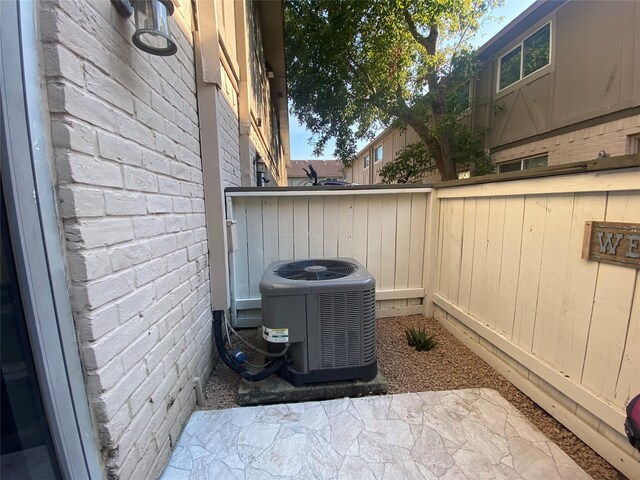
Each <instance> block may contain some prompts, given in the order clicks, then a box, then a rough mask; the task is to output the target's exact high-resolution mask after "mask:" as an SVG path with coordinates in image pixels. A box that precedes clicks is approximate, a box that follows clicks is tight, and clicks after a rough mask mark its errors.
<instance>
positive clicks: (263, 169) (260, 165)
mask: <svg viewBox="0 0 640 480" xmlns="http://www.w3.org/2000/svg"><path fill="white" fill-rule="evenodd" d="M255 163H256V183H257V185H258V186H259V187H262V186H263V185H264V183H265V182H264V180H265V178H264V177H265V175H266V173H267V165H266V164H265V163H264V160H262V158H261V157H260V156H259V155H258V156H257V157H256V160H255Z"/></svg>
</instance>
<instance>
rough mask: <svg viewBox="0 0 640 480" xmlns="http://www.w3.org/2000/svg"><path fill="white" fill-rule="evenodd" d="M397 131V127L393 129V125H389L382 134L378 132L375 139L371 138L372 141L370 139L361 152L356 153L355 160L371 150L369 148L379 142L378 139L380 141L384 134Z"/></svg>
mask: <svg viewBox="0 0 640 480" xmlns="http://www.w3.org/2000/svg"><path fill="white" fill-rule="evenodd" d="M397 129H398V127H394V126H393V125H389V126H388V127H387V128H385V129H384V130H383V131H382V132H380V133H379V134H378V135H376V136H375V137H373V139H372V140H371V141H370V142H369V143H367V144H366V145H365V147H364V148H363V149H362V150H360V151H359V152H358V153H356V158H358V157H359V156H360V155H361V154H363V153H364V152H365V151H366V150H368V149H370V148H371V146H372V145H373V144H374V143H377V142H379V141H380V139H381V138H382V137H383V136H384V135H385V134H387V133H388V132H389V131H390V130H397Z"/></svg>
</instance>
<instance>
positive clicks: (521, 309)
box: [513, 195, 547, 351]
mask: <svg viewBox="0 0 640 480" xmlns="http://www.w3.org/2000/svg"><path fill="white" fill-rule="evenodd" d="M546 203H547V197H546V195H545V196H537V195H536V196H527V197H525V201H524V218H523V223H522V252H523V253H522V260H521V263H520V272H519V274H518V296H517V297H516V314H515V323H514V328H513V340H514V341H515V343H517V344H518V345H520V346H522V347H523V348H524V349H525V350H527V351H531V342H532V341H533V329H534V322H535V318H536V308H537V303H538V287H539V284H540V262H541V260H542V242H543V239H544V217H545V214H546V210H547V209H546Z"/></svg>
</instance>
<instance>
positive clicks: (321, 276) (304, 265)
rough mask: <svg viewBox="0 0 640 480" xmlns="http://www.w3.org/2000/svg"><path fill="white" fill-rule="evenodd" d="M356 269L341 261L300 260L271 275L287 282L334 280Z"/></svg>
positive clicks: (277, 269)
mask: <svg viewBox="0 0 640 480" xmlns="http://www.w3.org/2000/svg"><path fill="white" fill-rule="evenodd" d="M357 268H358V267H356V266H355V265H354V264H352V263H349V262H344V261H341V260H300V261H297V262H291V263H287V264H285V265H281V266H279V267H278V268H276V269H275V270H274V271H273V273H274V274H276V275H277V276H279V277H282V278H286V279H287V280H310V281H311V280H334V279H336V278H343V277H346V276H348V275H351V274H352V273H353V272H355V271H356V270H357Z"/></svg>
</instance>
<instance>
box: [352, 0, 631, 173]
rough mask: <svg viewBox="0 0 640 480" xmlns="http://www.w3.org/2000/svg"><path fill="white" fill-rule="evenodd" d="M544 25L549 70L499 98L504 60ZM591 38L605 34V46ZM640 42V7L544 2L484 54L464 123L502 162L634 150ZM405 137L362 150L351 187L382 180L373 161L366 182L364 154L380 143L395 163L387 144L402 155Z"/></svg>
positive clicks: (388, 137) (387, 135) (388, 134)
mask: <svg viewBox="0 0 640 480" xmlns="http://www.w3.org/2000/svg"><path fill="white" fill-rule="evenodd" d="M545 25H549V26H550V27H549V28H550V34H549V39H550V47H549V55H550V56H549V63H548V64H547V65H546V66H543V67H541V68H540V69H539V70H536V71H535V72H533V73H531V74H529V75H528V76H525V77H524V78H521V79H520V80H518V81H516V82H514V83H513V84H511V85H509V86H506V87H505V88H503V89H501V90H500V91H497V90H498V88H497V85H498V76H499V68H498V63H499V62H500V58H501V57H503V56H504V55H506V54H508V53H509V52H512V51H513V50H514V48H517V46H518V45H521V44H522V42H523V41H524V40H525V39H527V38H530V37H531V36H532V35H533V34H534V33H535V32H538V31H540V29H541V28H542V27H544V26H545ZM594 31H598V32H607V34H606V38H607V41H606V42H603V41H602V39H601V38H602V37H601V36H599V35H594V34H593V32H594ZM638 38H640V2H609V1H591V2H583V1H579V0H571V1H568V2H564V3H563V2H555V3H552V2H546V3H541V4H540V5H539V6H538V7H537V8H536V9H534V11H532V12H530V13H529V14H528V15H527V16H526V18H523V19H520V20H519V23H517V24H515V25H513V26H511V25H509V26H507V27H506V28H505V29H504V30H502V31H501V32H499V33H498V34H497V35H496V36H495V37H493V38H492V39H491V40H489V42H487V44H485V46H483V47H482V48H481V49H480V58H481V60H482V62H483V64H482V68H481V71H480V74H479V76H478V78H477V79H476V80H475V81H474V86H473V88H472V90H473V94H472V97H473V98H472V100H473V105H474V106H473V108H472V111H470V113H469V115H467V116H466V117H465V118H464V119H462V121H463V122H465V123H467V124H472V125H473V126H474V127H475V128H480V129H482V130H485V131H486V132H487V133H486V135H485V142H484V147H485V149H486V150H489V151H490V152H491V156H492V159H493V161H494V162H495V163H498V164H499V163H503V162H508V161H514V160H519V159H525V158H527V157H533V156H537V155H541V154H548V164H549V165H554V164H559V163H568V162H573V161H584V160H592V159H594V158H597V157H598V154H599V152H600V151H602V150H604V151H605V152H606V154H607V155H610V156H614V155H622V154H625V153H634V152H632V151H630V149H629V144H630V138H631V137H632V136H634V135H637V134H639V133H640V126H639V125H638V117H639V116H640V113H639V112H640V61H638V59H639V57H638V55H637V51H638V48H639V45H638V41H637V39H638ZM407 130H410V129H409V128H408V129H407ZM399 133H400V132H398V130H395V129H389V130H387V131H385V132H383V134H381V136H380V137H378V138H377V139H375V140H374V141H373V142H371V143H370V144H369V145H368V146H367V147H366V148H365V149H364V150H363V151H362V152H360V154H359V155H358V161H357V162H356V163H354V167H353V170H354V171H353V172H352V173H351V176H352V178H353V181H354V182H356V183H365V184H366V183H378V182H379V181H380V178H379V176H378V174H377V173H378V170H379V166H377V165H376V164H374V163H373V162H372V165H374V170H373V173H372V174H371V175H372V177H371V180H369V178H370V177H369V176H368V175H369V170H364V171H363V168H362V167H363V157H364V155H365V154H366V153H370V154H371V158H372V159H373V151H374V149H375V148H376V146H377V145H378V144H380V143H381V142H382V143H384V149H385V154H384V156H385V158H384V161H383V162H382V165H384V163H386V162H388V161H389V160H390V158H389V157H387V148H388V145H389V144H390V145H391V148H392V149H394V151H397V146H396V145H397V142H395V141H394V140H393V139H394V138H395V136H396V135H398V134H399ZM407 143H410V142H407ZM394 156H395V154H394ZM370 168H371V167H370ZM432 178H433V177H431V178H429V177H425V178H423V181H432Z"/></svg>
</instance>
